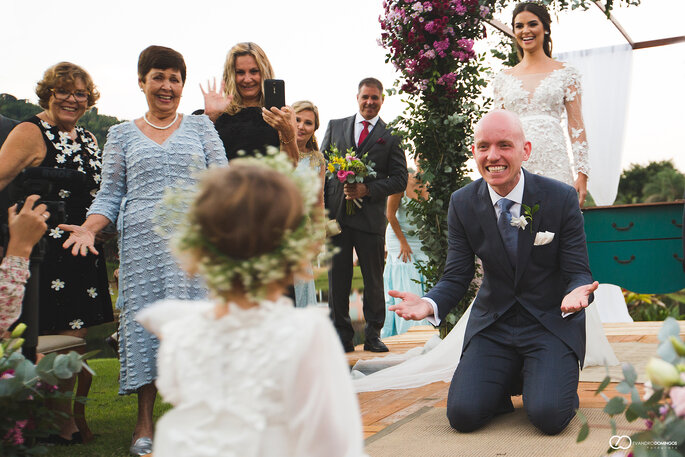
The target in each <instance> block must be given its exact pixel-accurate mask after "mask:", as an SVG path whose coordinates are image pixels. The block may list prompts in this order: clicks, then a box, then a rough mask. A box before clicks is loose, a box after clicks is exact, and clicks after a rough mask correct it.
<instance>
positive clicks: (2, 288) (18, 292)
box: [0, 256, 29, 332]
mask: <svg viewBox="0 0 685 457" xmlns="http://www.w3.org/2000/svg"><path fill="white" fill-rule="evenodd" d="M28 278H29V259H25V258H23V257H15V256H8V257H5V258H4V259H2V264H0V332H4V331H5V330H7V328H8V327H9V326H10V325H12V323H13V322H14V321H16V320H17V318H18V317H19V314H21V301H22V300H23V298H24V285H25V284H26V281H27V280H28Z"/></svg>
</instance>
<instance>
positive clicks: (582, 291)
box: [561, 281, 599, 313]
mask: <svg viewBox="0 0 685 457" xmlns="http://www.w3.org/2000/svg"><path fill="white" fill-rule="evenodd" d="M598 287H599V283H598V282H597V281H595V282H593V283H592V284H586V285H584V286H579V287H576V288H575V289H573V290H572V291H571V292H569V293H568V294H566V296H565V297H564V299H563V300H562V301H561V312H562V313H575V312H576V311H580V310H581V309H583V308H587V307H588V305H589V298H590V294H591V293H593V292H594V291H596V290H597V288H598Z"/></svg>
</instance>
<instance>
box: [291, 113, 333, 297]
mask: <svg viewBox="0 0 685 457" xmlns="http://www.w3.org/2000/svg"><path fill="white" fill-rule="evenodd" d="M293 111H294V112H295V121H296V125H297V149H298V151H299V156H300V157H299V160H298V162H297V168H298V169H306V168H316V169H318V170H319V175H320V177H321V185H320V187H319V200H320V202H321V211H322V212H323V181H324V179H325V176H326V174H325V169H324V166H325V160H324V158H323V154H321V152H320V151H319V144H318V143H317V141H316V137H315V136H314V132H315V131H316V129H318V128H319V110H318V108H317V107H316V105H314V104H313V103H312V102H310V101H307V100H301V101H298V102H295V103H293ZM309 273H310V275H312V274H313V270H312V269H311V268H310V269H309ZM316 303H317V301H316V287H315V286H314V279H313V278H312V277H311V276H310V277H296V278H295V306H297V307H298V308H301V307H305V306H311V305H316Z"/></svg>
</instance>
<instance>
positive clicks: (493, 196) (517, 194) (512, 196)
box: [486, 169, 525, 205]
mask: <svg viewBox="0 0 685 457" xmlns="http://www.w3.org/2000/svg"><path fill="white" fill-rule="evenodd" d="M519 173H520V178H519V182H518V183H517V184H516V186H514V188H513V189H512V190H511V192H509V193H508V194H507V195H505V196H504V198H508V199H509V200H511V201H513V202H514V203H517V204H519V205H520V204H521V203H523V187H524V185H525V183H524V182H525V178H524V174H523V169H521V171H520V172H519ZM486 184H487V183H486ZM488 192H490V200H492V204H493V205H496V204H497V202H498V201H500V199H501V198H502V196H501V195H500V194H498V193H497V192H495V191H494V189H493V188H492V187H490V184H488Z"/></svg>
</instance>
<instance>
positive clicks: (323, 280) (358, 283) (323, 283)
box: [314, 266, 364, 292]
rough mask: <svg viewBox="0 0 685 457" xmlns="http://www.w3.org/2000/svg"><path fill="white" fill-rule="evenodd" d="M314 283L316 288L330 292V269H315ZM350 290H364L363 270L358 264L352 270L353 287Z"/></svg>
mask: <svg viewBox="0 0 685 457" xmlns="http://www.w3.org/2000/svg"><path fill="white" fill-rule="evenodd" d="M314 276H315V278H314V285H315V287H316V290H322V291H324V292H328V270H327V269H325V268H321V269H320V270H319V269H317V268H315V269H314ZM350 290H358V291H359V292H362V291H363V290H364V281H363V280H362V270H361V268H359V267H358V266H356V267H354V270H353V272H352V287H351V289H350Z"/></svg>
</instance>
